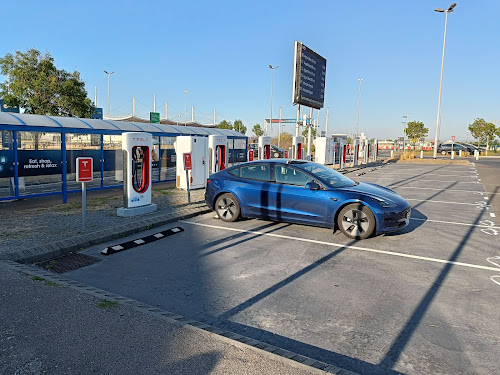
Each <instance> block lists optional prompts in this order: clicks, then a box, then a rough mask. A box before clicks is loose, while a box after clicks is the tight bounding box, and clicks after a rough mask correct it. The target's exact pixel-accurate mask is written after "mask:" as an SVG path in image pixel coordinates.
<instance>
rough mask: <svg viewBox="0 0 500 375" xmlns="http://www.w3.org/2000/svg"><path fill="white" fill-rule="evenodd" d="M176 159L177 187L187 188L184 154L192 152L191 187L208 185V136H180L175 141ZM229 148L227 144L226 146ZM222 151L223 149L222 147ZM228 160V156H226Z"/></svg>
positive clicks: (189, 174)
mask: <svg viewBox="0 0 500 375" xmlns="http://www.w3.org/2000/svg"><path fill="white" fill-rule="evenodd" d="M174 148H175V153H176V155H178V156H177V159H176V187H177V188H178V189H182V190H187V188H188V186H187V182H188V180H187V179H186V169H185V168H184V159H183V158H182V155H183V154H186V153H189V154H191V163H192V169H191V170H189V173H188V174H187V175H188V178H189V187H190V189H203V188H205V187H206V186H207V178H208V175H209V173H208V172H209V165H208V164H209V163H208V159H209V153H208V137H198V136H191V135H183V136H178V137H177V138H176V140H175V142H174ZM226 149H227V146H226ZM220 150H221V152H222V149H220ZM226 160H227V156H226Z"/></svg>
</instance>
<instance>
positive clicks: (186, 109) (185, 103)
mask: <svg viewBox="0 0 500 375" xmlns="http://www.w3.org/2000/svg"><path fill="white" fill-rule="evenodd" d="M188 92H189V91H188V90H184V94H186V96H185V100H184V125H186V124H187V113H188Z"/></svg>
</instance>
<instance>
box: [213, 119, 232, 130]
mask: <svg viewBox="0 0 500 375" xmlns="http://www.w3.org/2000/svg"><path fill="white" fill-rule="evenodd" d="M217 127H218V128H219V129H229V130H232V129H233V125H232V124H231V121H229V122H228V121H226V120H222V121H221V122H219V125H217Z"/></svg>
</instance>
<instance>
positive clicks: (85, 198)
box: [82, 182, 87, 230]
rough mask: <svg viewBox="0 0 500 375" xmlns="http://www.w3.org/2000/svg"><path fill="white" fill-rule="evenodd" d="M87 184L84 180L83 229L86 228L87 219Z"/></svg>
mask: <svg viewBox="0 0 500 375" xmlns="http://www.w3.org/2000/svg"><path fill="white" fill-rule="evenodd" d="M86 212H87V184H86V183H85V182H82V229H83V230H85V222H86V220H87V213H86Z"/></svg>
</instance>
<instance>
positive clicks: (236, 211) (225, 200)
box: [215, 193, 241, 222]
mask: <svg viewBox="0 0 500 375" xmlns="http://www.w3.org/2000/svg"><path fill="white" fill-rule="evenodd" d="M215 212H217V215H219V218H220V219H221V220H222V221H227V222H232V221H236V220H238V218H239V217H240V213H241V210H240V204H239V202H238V200H237V199H236V197H235V196H234V195H233V194H230V193H225V194H222V195H221V196H220V197H219V198H217V201H216V202H215Z"/></svg>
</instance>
